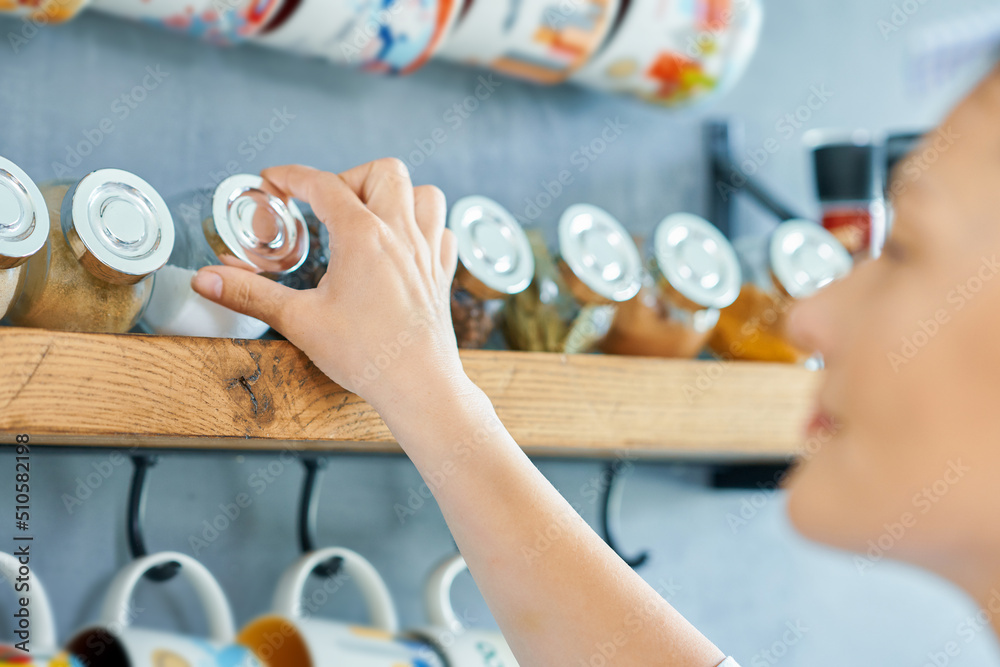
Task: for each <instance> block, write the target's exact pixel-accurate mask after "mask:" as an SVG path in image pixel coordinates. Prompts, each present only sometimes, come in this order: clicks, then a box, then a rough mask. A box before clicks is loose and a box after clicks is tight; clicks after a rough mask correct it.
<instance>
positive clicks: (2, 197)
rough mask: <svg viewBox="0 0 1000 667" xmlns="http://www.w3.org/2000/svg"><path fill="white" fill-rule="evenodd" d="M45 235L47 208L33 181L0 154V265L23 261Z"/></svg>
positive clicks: (14, 264) (46, 237) (47, 216)
mask: <svg viewBox="0 0 1000 667" xmlns="http://www.w3.org/2000/svg"><path fill="white" fill-rule="evenodd" d="M48 238H49V209H48V207H47V206H46V205H45V199H44V198H43V197H42V193H41V192H40V191H39V190H38V186H37V185H35V182H34V181H33V180H31V178H29V177H28V175H27V174H25V173H24V171H22V170H21V168H20V167H18V166H17V165H16V164H14V163H13V162H11V161H10V160H8V159H6V158H3V157H0V269H12V268H14V267H15V266H18V265H20V264H23V263H24V262H26V261H27V260H28V258H29V257H31V256H32V255H34V254H35V253H36V252H38V251H39V250H41V249H42V247H43V246H44V245H45V241H46V240H48Z"/></svg>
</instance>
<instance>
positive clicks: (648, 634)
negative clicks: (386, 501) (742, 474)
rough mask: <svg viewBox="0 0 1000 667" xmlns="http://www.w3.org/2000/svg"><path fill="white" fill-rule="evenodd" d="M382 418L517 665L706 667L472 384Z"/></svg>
mask: <svg viewBox="0 0 1000 667" xmlns="http://www.w3.org/2000/svg"><path fill="white" fill-rule="evenodd" d="M431 396H433V397H431ZM414 398H418V397H414ZM382 413H383V416H384V417H385V418H386V422H387V423H388V425H389V427H390V429H392V431H393V433H394V434H395V436H396V438H397V439H398V441H399V442H400V444H401V445H402V447H403V449H404V450H405V451H406V453H407V454H408V455H409V456H410V458H411V459H412V460H413V462H414V464H415V465H416V466H417V469H418V470H419V471H420V474H421V475H422V477H423V478H424V480H425V482H426V483H427V485H428V486H429V487H430V489H431V490H432V491H433V493H434V496H435V498H436V499H437V501H438V504H439V505H440V507H441V511H442V513H443V514H444V517H445V520H446V521H447V522H448V526H449V527H450V528H451V531H452V534H453V535H454V537H455V541H456V542H457V544H458V546H459V548H460V549H461V551H462V554H463V555H464V556H465V560H466V562H467V563H468V565H469V569H470V571H471V572H472V574H473V577H474V578H475V580H476V583H477V584H478V586H479V588H480V590H481V591H482V593H483V595H484V596H485V598H486V600H487V602H488V603H489V606H490V609H491V611H492V612H493V615H494V617H495V618H496V619H497V622H498V623H499V625H500V627H501V629H502V630H503V633H504V636H505V637H506V639H507V641H508V642H509V644H510V645H511V648H512V649H513V650H514V652H515V654H516V655H517V656H518V659H519V660H520V661H521V664H522V665H525V666H528V665H546V666H549V665H572V666H573V667H576V666H578V665H591V664H605V662H604V661H603V660H602V659H601V657H603V658H604V659H606V660H607V664H614V665H678V666H680V665H683V666H685V667H688V666H690V667H714V666H715V665H718V664H719V663H720V662H721V661H722V660H723V659H724V657H725V656H724V655H723V654H722V653H721V652H720V651H719V649H717V648H716V647H715V646H714V645H713V644H712V643H711V642H710V641H708V639H706V638H705V637H704V636H703V635H702V634H701V633H699V632H698V631H697V630H696V629H695V628H694V627H693V626H691V624H690V623H688V622H687V621H686V620H685V619H684V618H683V617H682V616H681V615H680V614H679V613H677V611H675V610H674V609H673V608H672V607H671V606H670V605H669V604H667V603H666V602H665V601H664V600H663V599H662V598H661V597H660V596H659V595H658V594H657V593H656V592H655V591H654V590H653V589H652V588H651V587H650V586H649V585H648V584H646V583H645V582H644V581H643V580H642V579H641V578H640V577H639V576H638V575H636V574H635V573H634V572H633V571H632V569H631V568H629V567H628V565H626V564H625V563H624V562H623V561H622V560H621V559H620V558H619V557H618V556H617V555H616V554H615V553H614V552H613V551H612V550H611V549H610V548H609V547H608V546H607V545H606V544H605V543H604V542H603V540H601V539H600V538H599V537H598V536H597V534H596V533H594V531H593V530H591V528H590V527H589V526H588V525H587V524H586V522H584V520H583V519H582V518H581V517H580V516H579V515H578V514H577V513H576V511H575V510H574V509H573V508H572V507H571V506H570V504H569V503H568V502H567V501H566V500H565V499H564V498H563V497H562V496H561V495H560V494H559V492H558V491H557V490H556V489H555V488H554V487H553V486H552V485H551V484H550V483H549V482H548V480H546V479H545V478H544V477H543V476H542V474H541V473H540V472H539V471H538V469H537V468H536V467H535V466H534V465H533V464H532V463H531V461H530V460H529V459H528V457H527V456H526V455H525V454H524V452H523V451H522V450H521V449H520V447H518V445H517V443H515V442H514V440H513V438H512V437H511V436H510V434H509V433H508V432H507V430H506V429H505V428H504V427H503V425H502V424H501V423H500V420H499V419H498V417H497V415H496V413H495V411H494V410H493V407H492V405H491V404H490V402H489V400H488V399H487V397H486V396H485V395H484V394H483V393H482V392H481V391H480V390H479V389H478V388H475V387H474V386H472V385H471V383H469V385H468V386H466V387H462V388H461V390H458V391H456V390H454V389H445V390H442V391H433V393H431V388H428V396H427V397H426V398H424V399H422V400H419V398H418V400H414V401H413V402H412V403H410V402H407V403H403V404H397V405H394V406H391V407H387V408H383V409H382ZM592 659H593V662H592Z"/></svg>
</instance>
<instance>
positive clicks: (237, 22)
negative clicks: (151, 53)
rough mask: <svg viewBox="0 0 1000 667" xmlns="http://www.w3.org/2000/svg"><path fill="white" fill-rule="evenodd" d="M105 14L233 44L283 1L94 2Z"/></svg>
mask: <svg viewBox="0 0 1000 667" xmlns="http://www.w3.org/2000/svg"><path fill="white" fill-rule="evenodd" d="M91 2H92V3H93V4H92V5H91V6H92V7H93V8H94V9H99V10H101V11H103V12H108V13H110V14H115V15H117V16H124V17H126V18H130V19H132V20H135V21H142V22H143V23H149V24H152V25H156V26H158V27H161V28H166V29H168V30H174V31H177V30H179V31H181V32H186V33H188V34H190V35H193V36H195V37H198V38H201V39H204V40H206V41H209V42H213V43H216V44H233V43H236V42H241V41H243V40H246V39H248V38H250V37H252V36H253V35H254V34H256V33H257V32H259V31H260V30H262V29H263V28H264V27H265V26H266V25H267V23H268V22H269V21H270V20H271V18H273V17H274V14H275V13H276V12H277V11H278V10H279V9H280V8H281V5H282V0H91Z"/></svg>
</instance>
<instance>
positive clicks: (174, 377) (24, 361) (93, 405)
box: [0, 327, 819, 461]
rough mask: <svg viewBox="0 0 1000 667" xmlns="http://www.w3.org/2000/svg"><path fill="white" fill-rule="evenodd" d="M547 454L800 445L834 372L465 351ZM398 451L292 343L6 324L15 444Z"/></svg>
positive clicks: (5, 406)
mask: <svg viewBox="0 0 1000 667" xmlns="http://www.w3.org/2000/svg"><path fill="white" fill-rule="evenodd" d="M462 358H463V362H464V364H465V367H466V370H467V371H468V373H469V375H470V377H471V378H472V379H473V381H475V382H476V384H478V385H479V386H480V387H481V388H482V389H483V390H484V391H485V392H486V393H487V394H488V395H489V396H490V398H491V400H492V401H493V404H494V405H495V406H496V409H497V411H498V413H499V415H500V417H501V419H502V420H503V422H504V424H505V425H506V426H507V428H508V429H509V430H510V431H511V433H512V434H513V436H514V437H515V438H516V439H517V441H518V442H519V443H520V444H521V446H522V447H524V448H525V450H526V451H528V453H530V454H532V455H539V456H568V457H579V456H583V457H606V456H609V455H615V454H619V453H621V452H623V451H628V452H630V453H631V454H632V455H634V456H637V457H640V458H661V459H698V460H707V461H731V460H774V459H783V458H787V457H790V456H793V455H794V453H795V451H796V449H797V447H798V445H799V441H800V438H801V435H800V434H801V429H802V425H803V423H804V422H805V420H806V419H807V417H808V414H809V410H810V406H811V402H812V394H813V392H814V390H815V387H816V384H817V382H818V380H819V374H817V373H811V372H809V371H806V370H804V369H802V368H798V367H794V366H785V365H773V364H754V363H722V362H706V361H669V360H658V359H639V358H625V357H614V356H604V355H572V356H566V355H557V354H542V353H517V352H489V351H484V352H463V353H462ZM17 433H27V434H30V436H31V441H32V443H35V444H51V445H70V446H131V445H138V446H148V447H164V448H211V449H246V450H252V449H281V448H285V447H290V448H294V449H305V450H341V451H344V450H346V451H363V452H368V451H371V452H398V451H400V450H399V448H398V445H396V443H395V441H394V440H393V437H392V434H391V433H390V432H389V430H388V429H387V428H386V426H385V424H384V423H383V422H382V420H381V419H380V418H379V416H378V414H377V413H376V412H375V411H374V410H373V409H372V408H371V407H370V406H369V405H368V404H367V403H365V402H364V401H363V400H361V399H360V398H359V397H357V396H355V395H354V394H351V393H350V392H347V391H345V390H344V389H342V388H341V387H339V386H337V385H336V384H334V383H333V382H331V381H330V380H329V379H327V378H326V377H325V376H324V375H322V374H321V373H320V372H319V371H318V370H316V368H315V367H314V366H313V365H312V363H311V362H310V361H309V360H308V359H307V358H306V356H305V355H304V354H302V353H301V352H300V351H299V350H297V349H296V348H295V347H293V346H292V345H290V344H289V343H286V342H282V341H243V340H229V339H204V338H200V339H199V338H172V337H156V336H134V335H122V336H113V335H100V334H75V333H61V332H52V331H41V330H29V329H17V328H9V327H4V328H0V442H3V443H10V442H13V439H14V434H17Z"/></svg>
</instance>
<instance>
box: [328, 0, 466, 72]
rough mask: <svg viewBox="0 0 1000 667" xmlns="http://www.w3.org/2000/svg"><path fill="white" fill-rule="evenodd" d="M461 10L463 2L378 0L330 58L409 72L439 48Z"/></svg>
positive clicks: (343, 35) (339, 39) (332, 49)
mask: <svg viewBox="0 0 1000 667" xmlns="http://www.w3.org/2000/svg"><path fill="white" fill-rule="evenodd" d="M460 9H461V0H373V1H372V2H371V3H370V7H369V8H368V11H367V12H364V13H362V14H359V15H358V17H357V19H356V20H355V21H354V22H353V24H352V25H350V26H349V27H348V28H347V29H346V30H342V31H341V33H340V34H339V35H338V36H337V39H335V40H334V41H333V42H332V43H331V44H330V48H329V49H328V50H327V52H326V56H327V58H328V59H329V60H331V61H333V62H335V63H337V64H340V65H353V66H356V67H361V68H362V69H364V70H366V71H369V72H379V73H384V74H409V73H410V72H413V71H415V70H417V69H419V68H420V67H421V66H423V65H424V64H425V63H426V62H427V60H428V59H429V58H430V57H431V55H433V54H434V52H435V51H437V49H438V47H439V46H440V45H441V44H442V42H443V40H444V39H445V37H446V35H447V34H448V33H449V32H450V30H451V28H452V26H453V25H454V23H455V20H456V19H457V18H458V13H459V10H460Z"/></svg>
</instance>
